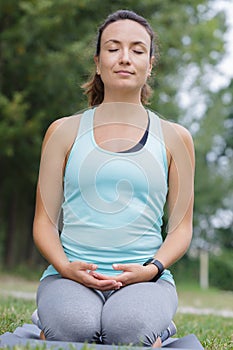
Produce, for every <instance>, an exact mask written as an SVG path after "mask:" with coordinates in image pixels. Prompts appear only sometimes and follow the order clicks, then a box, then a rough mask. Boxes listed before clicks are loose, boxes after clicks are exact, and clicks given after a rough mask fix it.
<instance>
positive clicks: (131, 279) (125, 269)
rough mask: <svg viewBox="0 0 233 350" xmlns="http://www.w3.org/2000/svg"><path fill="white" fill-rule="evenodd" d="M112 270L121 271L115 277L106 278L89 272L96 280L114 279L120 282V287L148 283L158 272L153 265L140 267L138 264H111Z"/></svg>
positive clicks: (94, 272)
mask: <svg viewBox="0 0 233 350" xmlns="http://www.w3.org/2000/svg"><path fill="white" fill-rule="evenodd" d="M112 267H113V269H114V270H117V271H122V273H121V274H119V275H117V276H106V275H102V274H100V273H98V272H96V271H93V272H90V273H91V274H92V275H93V276H94V277H95V278H97V279H111V280H112V279H114V280H115V281H117V282H121V283H122V286H127V285H128V284H133V283H138V282H148V281H150V280H151V279H152V278H154V277H155V276H156V273H158V270H157V268H156V266H155V265H153V264H149V265H147V266H142V265H140V264H113V265H112Z"/></svg>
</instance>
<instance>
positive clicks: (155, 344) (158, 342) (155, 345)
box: [152, 337, 162, 349]
mask: <svg viewBox="0 0 233 350" xmlns="http://www.w3.org/2000/svg"><path fill="white" fill-rule="evenodd" d="M161 346H162V341H161V338H160V337H158V338H157V339H156V341H155V342H154V344H153V345H152V348H153V349H154V348H161Z"/></svg>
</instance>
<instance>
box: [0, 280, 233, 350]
mask: <svg viewBox="0 0 233 350" xmlns="http://www.w3.org/2000/svg"><path fill="white" fill-rule="evenodd" d="M0 286H1V287H0V334H2V333H4V332H7V331H9V332H12V331H14V329H15V328H16V327H17V326H20V325H22V324H23V323H29V322H30V317H31V313H32V312H33V311H34V309H35V300H33V299H32V300H27V299H18V298H14V297H12V296H7V295H6V294H7V291H8V292H9V291H10V290H12V288H14V290H16V291H18V292H19V291H23V292H26V293H34V292H35V289H36V286H37V283H35V282H33V281H29V282H28V281H25V280H23V279H21V278H12V277H11V278H9V277H7V276H2V277H0ZM178 294H179V300H180V306H181V307H185V306H192V307H196V308H198V309H200V308H205V309H208V310H209V309H211V310H213V312H214V311H215V310H216V311H219V310H229V311H231V312H232V311H233V293H232V292H223V291H218V290H215V289H210V290H207V291H202V290H200V289H199V288H198V286H190V285H178ZM31 295H32V296H33V294H31ZM26 296H27V294H26ZM175 323H176V326H177V329H178V334H177V336H178V337H182V336H185V335H187V334H189V333H194V334H195V335H196V336H197V337H198V339H199V340H200V342H201V343H202V345H203V347H204V348H205V349H206V350H230V349H232V348H233V343H232V340H233V339H232V335H233V334H232V333H233V327H232V325H233V317H221V316H216V315H213V314H210V315H194V314H183V313H180V312H178V313H177V315H176V317H175ZM87 348H88V346H85V349H87ZM21 349H24V350H26V349H27V350H28V349H30V348H29V347H27V348H22V347H17V348H15V350H21ZM42 349H44V347H41V348H39V347H38V348H37V350H42ZM92 349H93V347H92Z"/></svg>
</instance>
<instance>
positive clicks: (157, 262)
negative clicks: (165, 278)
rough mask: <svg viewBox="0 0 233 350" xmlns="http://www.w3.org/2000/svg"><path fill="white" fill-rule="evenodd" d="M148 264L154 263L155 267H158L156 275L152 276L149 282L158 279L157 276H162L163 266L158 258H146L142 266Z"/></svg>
mask: <svg viewBox="0 0 233 350" xmlns="http://www.w3.org/2000/svg"><path fill="white" fill-rule="evenodd" d="M149 264H154V265H155V266H156V267H157V269H158V273H157V275H156V276H155V277H154V278H152V280H150V282H156V281H157V280H158V279H159V277H161V276H162V274H163V271H164V266H163V264H162V263H161V262H160V261H159V260H157V259H154V258H150V259H148V260H147V261H146V262H145V263H144V264H143V266H147V265H149Z"/></svg>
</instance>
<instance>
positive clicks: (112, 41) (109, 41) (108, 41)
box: [103, 39, 147, 47]
mask: <svg viewBox="0 0 233 350" xmlns="http://www.w3.org/2000/svg"><path fill="white" fill-rule="evenodd" d="M109 43H114V44H120V43H121V42H120V41H119V40H116V39H109V40H107V41H105V43H103V45H106V44H109ZM132 44H133V45H143V46H145V47H147V45H146V43H144V42H143V41H140V40H139V41H133V42H132Z"/></svg>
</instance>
